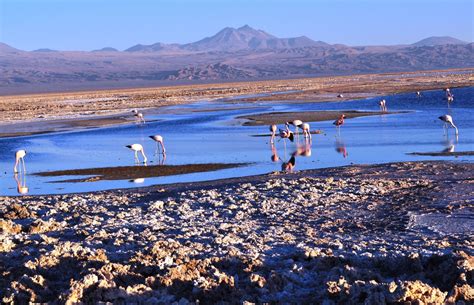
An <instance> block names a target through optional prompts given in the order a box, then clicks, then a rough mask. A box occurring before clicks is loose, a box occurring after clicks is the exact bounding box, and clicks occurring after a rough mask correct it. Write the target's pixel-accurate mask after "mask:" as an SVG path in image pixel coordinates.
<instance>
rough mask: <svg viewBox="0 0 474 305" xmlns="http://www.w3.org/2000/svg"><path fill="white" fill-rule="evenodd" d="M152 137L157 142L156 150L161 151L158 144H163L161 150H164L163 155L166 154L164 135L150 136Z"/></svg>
mask: <svg viewBox="0 0 474 305" xmlns="http://www.w3.org/2000/svg"><path fill="white" fill-rule="evenodd" d="M150 139H152V140H153V141H155V142H156V152H158V151H159V147H158V144H159V145H160V146H161V150H162V151H163V155H166V149H165V143H164V141H163V137H162V136H160V135H154V136H150Z"/></svg>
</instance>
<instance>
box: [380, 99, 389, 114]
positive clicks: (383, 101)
mask: <svg viewBox="0 0 474 305" xmlns="http://www.w3.org/2000/svg"><path fill="white" fill-rule="evenodd" d="M379 105H380V111H382V112H387V105H386V101H385V100H381V101H380V102H379Z"/></svg>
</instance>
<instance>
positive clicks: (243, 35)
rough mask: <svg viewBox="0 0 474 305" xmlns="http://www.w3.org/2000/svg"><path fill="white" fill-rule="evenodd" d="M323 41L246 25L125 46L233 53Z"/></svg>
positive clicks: (142, 49) (316, 44) (141, 49)
mask: <svg viewBox="0 0 474 305" xmlns="http://www.w3.org/2000/svg"><path fill="white" fill-rule="evenodd" d="M327 46H329V44H327V43H325V42H322V41H313V40H311V39H309V38H308V37H306V36H301V37H294V38H277V37H275V36H273V35H271V34H268V33H267V32H265V31H262V30H256V29H254V28H252V27H250V26H248V25H244V26H242V27H240V28H237V29H235V28H231V27H226V28H224V29H222V30H221V31H219V32H218V33H217V34H215V35H214V36H211V37H206V38H204V39H201V40H199V41H196V42H192V43H187V44H182V45H180V44H164V43H155V44H152V45H141V44H138V45H135V46H133V47H131V48H128V49H126V50H125V51H127V52H166V51H178V50H181V51H187V52H216V51H217V52H234V51H239V50H264V49H270V50H277V49H291V48H303V47H327Z"/></svg>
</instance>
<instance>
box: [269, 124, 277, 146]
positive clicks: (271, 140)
mask: <svg viewBox="0 0 474 305" xmlns="http://www.w3.org/2000/svg"><path fill="white" fill-rule="evenodd" d="M276 131H277V125H275V124H273V125H270V132H271V133H272V137H271V139H270V143H273V142H274V139H275V135H276Z"/></svg>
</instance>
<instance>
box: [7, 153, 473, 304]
mask: <svg viewBox="0 0 474 305" xmlns="http://www.w3.org/2000/svg"><path fill="white" fill-rule="evenodd" d="M473 171H474V164H472V163H449V162H408V163H394V164H386V165H374V166H352V167H344V168H334V169H323V170H312V171H305V172H297V173H294V174H283V173H274V174H270V175H263V176H255V177H245V178H236V179H230V180H222V181H214V182H204V183H193V184H183V185H171V186H163V187H156V188H152V189H142V190H124V191H114V192H100V193H92V194H77V195H74V194H73V195H58V196H38V197H22V198H15V197H3V198H0V230H1V231H0V237H1V238H0V241H1V242H0V262H1V263H0V275H1V276H0V299H1V300H2V301H3V302H15V303H26V302H28V301H30V302H51V301H54V300H59V301H60V302H61V303H62V302H66V301H69V302H86V303H97V302H99V301H103V302H113V303H115V304H125V303H140V304H171V303H173V302H179V304H188V303H189V302H198V301H199V303H200V304H209V303H216V302H218V301H226V302H227V303H231V304H237V303H240V304H241V303H245V302H258V303H264V302H277V301H278V302H284V303H312V304H342V303H344V304H361V303H364V302H366V304H384V303H405V304H443V303H445V302H450V303H454V302H456V301H464V303H457V304H468V303H472V302H474V289H473V285H474V273H473V272H474V256H473V255H474V253H473V246H474V244H473V241H472V239H471V238H470V237H472V234H473V230H474V224H473V220H472V212H473V209H474V201H473V198H474V184H473V181H472V176H471V173H472V172H473ZM407 302H414V303H407ZM176 304H178V303H176Z"/></svg>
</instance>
